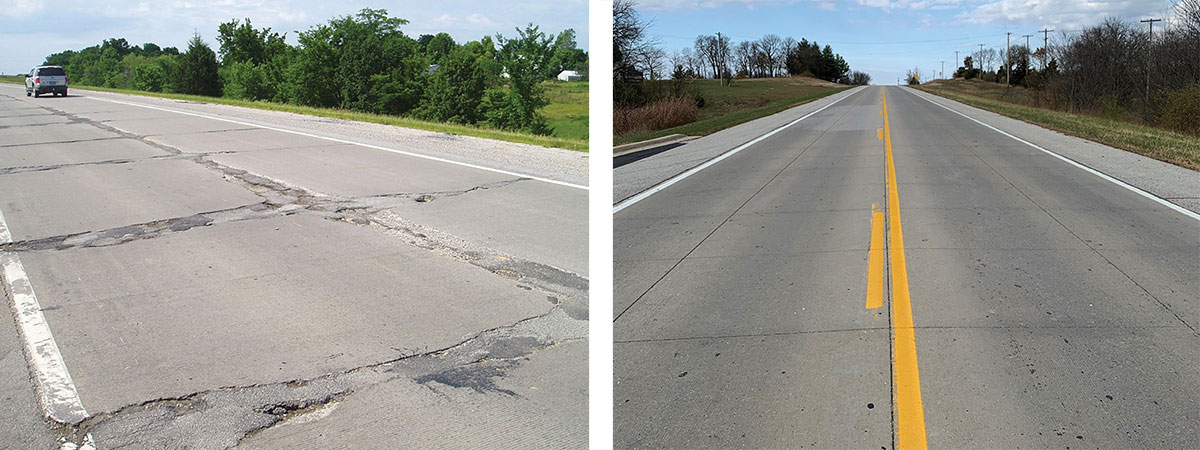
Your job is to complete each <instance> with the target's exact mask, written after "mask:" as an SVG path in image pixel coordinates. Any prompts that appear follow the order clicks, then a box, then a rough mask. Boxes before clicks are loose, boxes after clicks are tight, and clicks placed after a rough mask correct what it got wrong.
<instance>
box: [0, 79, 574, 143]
mask: <svg viewBox="0 0 1200 450" xmlns="http://www.w3.org/2000/svg"><path fill="white" fill-rule="evenodd" d="M0 82H5V83H12V84H24V83H25V77H24V75H18V76H15V77H10V76H3V77H0ZM78 88H79V89H86V90H92V91H101V92H113V93H118V94H131V95H141V96H144V97H158V98H167V99H172V100H186V101H194V102H202V103H214V104H220V105H231V106H241V107H246V108H255V109H262V110H267V111H283V112H290V113H296V114H305V115H310V116H318V117H329V118H334V119H344V120H353V121H357V122H368V123H378V124H383V125H393V126H398V127H404V128H416V129H420V130H428V131H436V132H439V133H448V134H458V135H463V136H474V137H481V138H487V139H496V140H501V141H507V142H517V143H522V144H533V145H541V146H544V147H556V148H565V149H569V150H579V151H587V150H588V141H587V139H586V137H584V138H576V137H561V136H537V135H532V134H524V133H516V132H512V131H503V130H495V129H491V128H483V127H476V126H471V125H458V124H452V123H441V122H427V121H423V120H416V119H410V118H407V117H401V116H389V115H385V114H372V113H364V112H357V111H350V110H345V109H335V108H314V107H310V106H298V105H288V104H284V103H273V102H267V101H250V100H236V99H230V98H223V97H205V96H201V95H185V94H166V93H159V92H144V91H134V90H128V89H112V88H102V87H93V86H79V87H78ZM584 89H585V90H586V83H585V88H584ZM554 100H555V99H553V98H552V99H551V101H552V103H551V104H550V105H549V106H547V108H550V107H552V106H555V103H554ZM585 102H586V100H585ZM584 110H585V111H586V107H585V108H584ZM584 121H585V123H586V118H585V119H584ZM584 129H585V130H586V125H585V126H584Z"/></svg>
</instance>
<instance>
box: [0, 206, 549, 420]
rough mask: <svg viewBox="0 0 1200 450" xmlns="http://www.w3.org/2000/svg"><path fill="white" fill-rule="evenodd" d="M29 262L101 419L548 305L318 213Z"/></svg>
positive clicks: (416, 345) (397, 347) (447, 337)
mask: <svg viewBox="0 0 1200 450" xmlns="http://www.w3.org/2000/svg"><path fill="white" fill-rule="evenodd" d="M22 259H23V260H24V262H25V266H26V267H27V270H28V271H29V277H30V280H31V282H32V283H33V285H34V286H37V289H38V298H39V299H40V301H41V304H42V307H43V308H44V311H45V314H46V320H47V321H48V322H49V323H50V325H51V326H52V327H54V330H55V338H56V339H57V341H58V344H59V347H60V348H61V349H62V353H63V357H64V359H65V360H66V362H67V364H68V365H69V366H70V367H71V373H72V375H73V376H74V378H75V382H76V385H77V386H78V387H79V391H80V395H81V398H82V399H83V402H84V406H85V407H87V408H88V410H89V411H90V412H93V413H95V412H101V411H112V410H115V409H116V408H119V407H121V406H124V405H129V404H136V403H139V402H142V401H146V400H152V399H157V398H162V397H171V396H179V395H185V394H188V393H192V392H197V391H202V390H208V389H215V388H219V387H222V386H245V385H251V384H260V383H268V382H279V381H287V380H293V379H301V378H313V377H317V376H319V375H322V374H326V373H330V372H336V371H342V370H347V369H350V368H354V367H359V366H364V365H368V364H375V363H380V362H384V361H387V360H390V359H394V358H397V357H400V356H402V355H411V354H414V353H419V352H427V351H433V350H437V349H440V348H444V347H447V346H450V345H454V344H456V343H458V342H461V341H463V340H465V339H466V338H469V337H471V336H473V335H474V334H476V333H478V332H480V331H482V330H486V329H489V328H494V327H498V326H502V325H509V324H512V323H514V322H517V321H519V320H521V319H525V318H528V317H532V316H535V315H538V314H542V313H545V312H546V311H548V310H549V309H550V308H551V307H552V306H553V305H552V304H551V303H550V302H549V301H547V299H546V296H545V295H540V294H538V293H535V292H531V291H527V290H524V289H520V288H518V287H517V286H516V283H515V282H513V281H511V280H507V279H505V278H502V277H499V276H496V275H495V274H492V273H490V272H487V271H486V270H483V269H481V268H479V267H476V266H473V265H470V264H467V263H464V262H460V261H456V260H452V259H448V258H435V257H433V253H432V252H430V251H428V250H425V249H420V248H416V247H413V246H410V245H408V244H405V243H403V242H401V241H399V240H396V239H391V238H389V237H388V236H387V235H386V234H384V233H382V232H380V231H377V230H374V229H371V228H367V227H364V226H360V225H354V224H350V223H347V222H334V221H330V220H326V219H322V218H319V217H316V216H311V215H294V216H288V217H281V218H274V219H266V220H261V221H243V222H233V223H227V224H221V225H216V226H212V227H204V228H196V229H192V230H189V231H187V232H181V233H174V234H169V235H165V236H162V237H159V238H156V239H150V240H140V241H134V242H130V243H127V244H122V245H117V246H112V247H100V248H84V249H71V250H65V251H49V252H27V253H25V254H23V255H22ZM215 367H220V368H221V370H212V369H213V368H215Z"/></svg>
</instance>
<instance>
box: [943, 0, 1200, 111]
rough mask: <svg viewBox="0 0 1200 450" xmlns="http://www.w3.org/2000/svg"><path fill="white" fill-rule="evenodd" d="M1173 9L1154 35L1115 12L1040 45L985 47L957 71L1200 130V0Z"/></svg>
mask: <svg viewBox="0 0 1200 450" xmlns="http://www.w3.org/2000/svg"><path fill="white" fill-rule="evenodd" d="M1173 16H1174V17H1171V18H1170V20H1169V21H1168V22H1167V23H1169V24H1170V26H1163V25H1162V24H1159V25H1158V26H1156V27H1155V29H1154V32H1153V36H1151V31H1150V28H1149V27H1148V26H1147V25H1146V24H1144V23H1139V22H1135V21H1126V20H1122V19H1118V18H1108V19H1106V20H1104V21H1103V22H1101V23H1100V24H1098V25H1094V26H1090V27H1087V28H1085V29H1083V30H1082V31H1081V32H1079V33H1078V34H1066V33H1062V34H1060V35H1059V36H1056V37H1055V39H1053V40H1052V41H1050V42H1049V44H1050V45H1043V46H1041V47H1040V48H1033V49H1031V48H1029V47H1027V46H1025V45H1016V46H1013V47H1011V49H1007V50H1006V49H1004V48H1001V49H983V50H982V51H979V52H973V53H972V54H971V55H968V56H967V57H965V58H964V59H963V61H962V65H961V66H960V67H958V68H957V70H956V71H955V73H954V76H955V77H959V78H967V79H970V78H980V79H983V80H987V81H993V82H996V83H1009V82H1011V83H1012V84H1013V85H1016V86H1025V87H1028V88H1030V89H1031V91H1032V93H1033V94H1034V95H1033V99H1034V101H1036V102H1037V103H1039V106H1044V107H1050V108H1055V109H1061V110H1066V111H1071V112H1081V113H1091V114H1098V115H1101V116H1104V117H1109V118H1114V119H1121V120H1133V121H1137V122H1142V123H1146V124H1150V125H1157V126H1162V127H1165V128H1168V129H1173V130H1176V131H1181V132H1186V133H1191V134H1195V135H1200V0H1181V1H1179V2H1178V3H1176V4H1175V11H1174V13H1173ZM1010 80H1011V81H1010Z"/></svg>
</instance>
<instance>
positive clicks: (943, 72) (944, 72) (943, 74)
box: [941, 59, 946, 80]
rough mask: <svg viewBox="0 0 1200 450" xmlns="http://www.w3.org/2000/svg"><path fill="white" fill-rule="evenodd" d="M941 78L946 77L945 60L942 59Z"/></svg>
mask: <svg viewBox="0 0 1200 450" xmlns="http://www.w3.org/2000/svg"><path fill="white" fill-rule="evenodd" d="M941 75H942V79H943V80H944V79H946V60H944V59H943V60H942V73H941Z"/></svg>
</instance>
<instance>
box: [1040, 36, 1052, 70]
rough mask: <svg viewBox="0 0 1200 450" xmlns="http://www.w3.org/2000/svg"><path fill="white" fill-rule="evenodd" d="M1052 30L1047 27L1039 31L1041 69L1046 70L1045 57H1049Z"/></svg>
mask: <svg viewBox="0 0 1200 450" xmlns="http://www.w3.org/2000/svg"><path fill="white" fill-rule="evenodd" d="M1051 31H1054V30H1051V29H1049V28H1047V29H1044V30H1042V31H1039V33H1042V70H1046V64H1047V63H1046V59H1047V58H1049V57H1050V32H1051Z"/></svg>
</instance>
